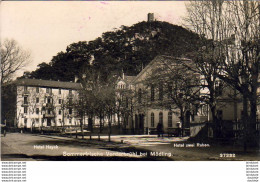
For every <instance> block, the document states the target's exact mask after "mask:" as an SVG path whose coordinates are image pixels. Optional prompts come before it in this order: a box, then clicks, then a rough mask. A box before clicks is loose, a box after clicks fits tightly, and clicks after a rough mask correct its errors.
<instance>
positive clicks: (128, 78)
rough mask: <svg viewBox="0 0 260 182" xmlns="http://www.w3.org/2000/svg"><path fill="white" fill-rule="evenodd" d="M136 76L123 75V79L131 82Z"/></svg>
mask: <svg viewBox="0 0 260 182" xmlns="http://www.w3.org/2000/svg"><path fill="white" fill-rule="evenodd" d="M135 77H136V76H125V79H124V81H125V82H126V83H128V84H130V83H132V81H133V80H134V79H135Z"/></svg>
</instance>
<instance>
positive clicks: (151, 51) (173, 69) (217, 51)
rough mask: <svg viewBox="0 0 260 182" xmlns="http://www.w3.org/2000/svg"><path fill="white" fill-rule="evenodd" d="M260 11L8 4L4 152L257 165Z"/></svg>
mask: <svg viewBox="0 0 260 182" xmlns="http://www.w3.org/2000/svg"><path fill="white" fill-rule="evenodd" d="M259 14H260V6H259V1H249V0H248V1H247V0H245V1H220V0H217V1H191V2H190V1H68V2H65V1H59V2H55V1H46V2H42V1H25V2H24V1H23V2H21V1H3V2H1V34H0V38H1V160H2V161H7V162H8V161H258V160H259V128H260V125H259V119H260V113H259V112H260V105H259V94H260V89H259V85H260V84H259V83H260V82H259V81H260V79H259V78H260V77H259V74H260V71H259V68H260V60H259V57H260V55H259V52H260V51H259V48H260V47H259V46H260V43H259V40H260V39H259V36H260V18H259ZM256 164H257V165H258V163H256Z"/></svg>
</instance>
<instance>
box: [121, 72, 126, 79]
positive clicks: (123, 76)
mask: <svg viewBox="0 0 260 182" xmlns="http://www.w3.org/2000/svg"><path fill="white" fill-rule="evenodd" d="M122 78H123V80H124V79H125V73H124V72H123V75H122Z"/></svg>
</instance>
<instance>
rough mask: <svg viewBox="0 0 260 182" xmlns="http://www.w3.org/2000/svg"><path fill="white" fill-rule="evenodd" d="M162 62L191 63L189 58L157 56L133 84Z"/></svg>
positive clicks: (136, 77)
mask: <svg viewBox="0 0 260 182" xmlns="http://www.w3.org/2000/svg"><path fill="white" fill-rule="evenodd" d="M161 60H174V61H182V63H183V64H185V62H187V63H188V62H189V63H190V62H191V61H192V60H191V59H188V58H181V57H172V56H166V55H159V56H156V57H155V58H154V59H153V60H152V61H151V62H150V63H149V64H148V65H147V66H146V67H145V68H144V69H143V70H142V71H141V72H140V73H139V74H138V75H137V76H135V78H134V79H133V80H132V81H133V82H138V79H139V78H140V77H141V76H142V75H143V74H144V73H145V72H147V71H148V70H149V69H150V68H151V67H153V66H154V65H155V64H156V63H159V62H161Z"/></svg>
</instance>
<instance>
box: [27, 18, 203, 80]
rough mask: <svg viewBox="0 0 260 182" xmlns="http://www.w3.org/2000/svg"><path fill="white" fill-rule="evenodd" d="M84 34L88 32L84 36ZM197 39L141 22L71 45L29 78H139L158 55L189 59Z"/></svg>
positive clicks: (180, 30)
mask: <svg viewBox="0 0 260 182" xmlns="http://www.w3.org/2000/svg"><path fill="white" fill-rule="evenodd" d="M86 33H87V32H86ZM198 40H199V36H198V35H196V34H194V33H193V32H191V31H188V30H186V29H184V28H183V27H181V26H177V25H173V24H170V23H167V22H160V21H153V22H140V23H137V24H134V25H133V26H130V27H127V26H121V27H120V28H119V29H116V30H114V31H110V32H105V33H103V34H102V36H101V37H98V38H97V39H95V40H93V41H89V42H87V41H81V42H77V43H73V44H70V45H69V46H68V47H67V49H66V51H65V52H59V53H58V54H57V55H56V56H54V57H53V58H52V60H51V62H50V63H48V64H47V63H41V64H39V65H38V68H37V69H36V70H35V71H33V72H31V73H30V74H29V77H30V78H38V79H52V80H60V81H73V80H74V76H75V75H80V74H82V73H84V72H87V71H88V70H92V71H93V69H94V71H95V72H98V73H100V74H101V75H102V77H103V78H104V79H105V78H106V77H107V76H108V75H109V74H111V73H113V74H118V75H119V74H121V73H122V71H124V73H125V74H127V75H136V74H138V73H139V72H140V71H141V70H142V68H143V67H145V66H146V65H147V64H148V63H149V62H150V61H151V60H153V58H154V57H155V56H157V55H160V54H164V55H172V56H178V57H189V53H190V52H192V51H193V50H194V49H195V46H196V45H197V41H198Z"/></svg>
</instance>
